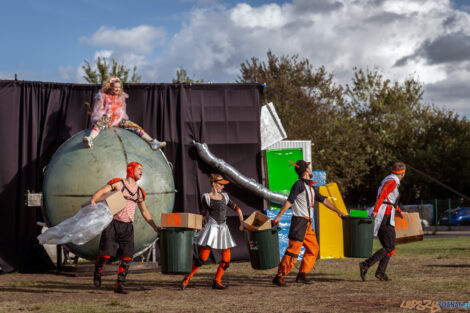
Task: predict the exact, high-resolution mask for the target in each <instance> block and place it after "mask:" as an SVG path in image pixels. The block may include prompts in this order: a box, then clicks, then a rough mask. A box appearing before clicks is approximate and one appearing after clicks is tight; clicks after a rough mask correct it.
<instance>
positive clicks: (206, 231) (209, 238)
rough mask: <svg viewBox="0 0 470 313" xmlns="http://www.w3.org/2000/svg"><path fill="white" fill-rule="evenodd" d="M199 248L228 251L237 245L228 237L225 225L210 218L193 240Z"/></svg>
mask: <svg viewBox="0 0 470 313" xmlns="http://www.w3.org/2000/svg"><path fill="white" fill-rule="evenodd" d="M194 243H195V244H197V245H199V246H209V247H211V248H213V249H230V248H233V247H235V246H236V245H237V244H236V243H235V241H234V240H233V238H232V235H230V231H229V229H228V226H227V224H226V223H225V222H224V223H223V224H218V223H217V222H216V221H215V220H214V219H213V218H212V217H209V222H208V223H207V224H206V226H204V228H203V229H202V230H201V231H200V232H199V234H198V235H197V237H196V238H195V239H194Z"/></svg>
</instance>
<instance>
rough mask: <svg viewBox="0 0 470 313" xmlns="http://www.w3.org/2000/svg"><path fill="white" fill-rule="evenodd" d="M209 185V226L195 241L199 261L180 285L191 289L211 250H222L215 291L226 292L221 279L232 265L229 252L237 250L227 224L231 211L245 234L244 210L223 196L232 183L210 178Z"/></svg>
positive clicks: (205, 199) (216, 176)
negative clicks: (210, 188) (190, 282)
mask: <svg viewBox="0 0 470 313" xmlns="http://www.w3.org/2000/svg"><path fill="white" fill-rule="evenodd" d="M210 182H211V185H212V190H211V192H210V193H205V194H203V195H202V204H203V208H204V209H203V212H202V213H203V214H206V213H208V214H209V222H207V224H206V225H205V226H204V228H203V229H202V230H201V232H200V233H199V235H198V236H197V238H196V244H197V245H199V257H198V258H197V259H196V260H195V261H194V262H193V267H192V271H191V273H190V274H189V275H187V276H186V277H185V278H184V279H183V281H182V282H181V284H180V287H181V289H183V290H184V289H185V288H186V286H188V284H189V281H190V280H191V278H192V277H193V276H194V273H196V271H197V270H198V269H199V268H200V267H201V266H202V265H203V264H204V262H206V261H207V259H208V258H209V254H210V252H211V248H213V249H222V261H221V262H220V264H219V267H218V268H217V273H216V275H215V278H214V280H213V282H212V288H213V289H225V288H227V286H226V285H224V284H222V275H223V274H224V272H225V270H226V269H227V268H228V267H229V264H230V248H233V247H235V246H236V244H235V241H234V240H233V239H232V236H231V235H230V231H229V229H228V226H227V224H226V213H227V208H231V209H233V210H234V211H236V212H237V213H238V217H239V219H240V231H243V214H242V210H241V209H240V208H239V207H238V206H237V205H236V204H235V203H233V202H232V201H231V200H230V199H229V197H228V195H227V194H226V193H223V192H222V190H223V189H224V185H226V184H228V183H229V181H228V180H225V179H224V178H223V177H222V176H221V175H219V174H211V175H210Z"/></svg>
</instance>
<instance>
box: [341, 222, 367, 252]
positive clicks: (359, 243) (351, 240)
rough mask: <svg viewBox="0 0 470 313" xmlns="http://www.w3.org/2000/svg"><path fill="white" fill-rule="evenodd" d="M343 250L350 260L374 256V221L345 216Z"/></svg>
mask: <svg viewBox="0 0 470 313" xmlns="http://www.w3.org/2000/svg"><path fill="white" fill-rule="evenodd" d="M342 220H343V248H344V256H345V257H348V258H368V257H369V256H370V255H371V254H372V243H373V240H374V219H373V218H372V217H358V216H343V217H342Z"/></svg>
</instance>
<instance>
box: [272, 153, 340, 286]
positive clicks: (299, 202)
mask: <svg viewBox="0 0 470 313" xmlns="http://www.w3.org/2000/svg"><path fill="white" fill-rule="evenodd" d="M294 165H295V172H296V173H297V174H298V175H299V180H297V181H296V182H295V183H294V185H293V186H292V188H291V191H290V194H289V197H288V198H287V201H286V202H285V203H284V205H283V206H282V208H281V210H280V211H279V213H278V214H277V216H276V218H275V219H274V220H273V224H274V225H277V224H278V223H279V221H280V220H281V216H282V215H283V214H284V213H285V212H286V211H287V209H289V208H290V206H291V205H292V220H291V224H290V229H289V247H287V249H286V252H285V254H284V256H283V257H282V260H281V263H279V267H278V271H277V275H276V276H274V279H273V284H275V285H277V286H280V287H284V286H286V282H285V280H284V277H285V276H286V275H287V274H288V273H289V272H290V271H291V270H292V268H293V267H294V264H295V262H296V261H297V258H298V257H299V253H300V249H301V248H302V246H304V247H305V253H304V256H303V259H302V264H301V265H300V270H299V274H298V275H297V278H296V279H295V281H296V282H299V283H304V284H311V283H312V282H311V280H310V279H308V277H307V273H308V272H310V270H311V269H312V268H313V267H314V265H315V261H316V260H317V255H318V250H319V249H318V242H317V236H316V235H315V232H314V231H313V229H312V221H313V208H314V201H318V202H322V203H323V205H325V206H326V207H327V208H328V209H330V210H332V211H335V212H336V213H337V214H338V216H340V217H341V216H343V215H344V214H343V212H341V211H340V210H338V209H337V208H336V207H335V206H334V205H333V204H332V203H331V202H330V201H329V200H328V199H327V198H326V197H324V196H322V195H321V194H320V193H319V192H318V190H316V188H314V187H313V184H314V183H313V182H312V180H311V178H312V169H311V168H310V167H309V163H308V162H305V161H303V160H299V161H297V162H295V163H294Z"/></svg>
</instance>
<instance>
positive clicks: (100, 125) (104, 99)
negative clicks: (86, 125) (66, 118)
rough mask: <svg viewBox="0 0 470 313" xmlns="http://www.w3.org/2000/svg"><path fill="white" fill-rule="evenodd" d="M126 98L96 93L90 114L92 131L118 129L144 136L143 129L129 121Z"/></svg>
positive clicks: (125, 96)
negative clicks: (109, 128)
mask: <svg viewBox="0 0 470 313" xmlns="http://www.w3.org/2000/svg"><path fill="white" fill-rule="evenodd" d="M128 97H129V96H128V95H127V94H124V95H122V96H118V95H114V94H107V93H104V92H102V91H100V92H98V93H97V94H96V96H95V104H94V106H93V113H92V114H91V123H92V124H93V130H94V131H96V132H99V131H100V130H103V129H105V128H107V127H120V128H124V129H127V130H129V131H131V132H133V133H135V134H137V135H138V136H140V137H142V136H143V135H144V130H143V128H142V127H140V126H139V125H137V124H136V123H134V122H132V121H129V117H128V116H127V113H126V98H128Z"/></svg>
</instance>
